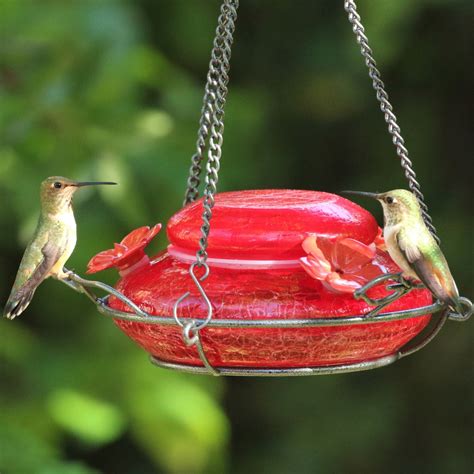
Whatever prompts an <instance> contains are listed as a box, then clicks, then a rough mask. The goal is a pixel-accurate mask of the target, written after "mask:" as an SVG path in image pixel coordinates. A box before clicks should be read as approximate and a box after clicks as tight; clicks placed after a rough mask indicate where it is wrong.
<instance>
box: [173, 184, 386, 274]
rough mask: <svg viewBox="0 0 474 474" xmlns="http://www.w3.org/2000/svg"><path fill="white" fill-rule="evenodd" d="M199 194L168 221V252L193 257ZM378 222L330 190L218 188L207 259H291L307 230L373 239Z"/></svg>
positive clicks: (199, 215) (199, 212)
mask: <svg viewBox="0 0 474 474" xmlns="http://www.w3.org/2000/svg"><path fill="white" fill-rule="evenodd" d="M201 222H202V200H199V201H197V202H194V203H192V204H189V205H188V206H186V207H185V208H183V209H182V210H181V211H179V212H177V213H176V214H175V215H174V216H173V217H172V218H171V219H170V221H169V223H168V227H167V232H168V237H169V240H170V242H171V247H170V249H169V250H170V253H171V254H172V255H174V256H176V257H178V258H179V257H181V258H184V259H186V257H192V258H194V257H195V253H196V251H197V249H198V243H199V239H200V237H201V233H200V227H201ZM377 230H378V226H377V222H376V221H375V219H374V217H373V216H372V215H371V214H370V213H369V212H367V211H366V210H365V209H363V208H361V207H360V206H358V205H357V204H355V203H353V202H351V201H349V200H347V199H344V198H342V197H340V196H336V195H334V194H330V193H325V192H318V191H301V190H286V189H279V190H251V191H236V192H227V193H222V194H218V195H217V196H216V200H215V205H214V208H213V211H212V229H211V232H210V234H209V240H208V244H209V246H208V255H209V258H210V259H211V260H210V261H209V264H210V265H211V266H212V264H213V262H212V259H246V260H277V261H278V260H295V259H299V258H300V257H303V256H304V255H305V252H304V250H303V248H302V246H301V243H302V242H303V240H304V239H305V238H306V237H307V236H308V235H310V234H317V235H320V236H325V237H350V238H353V239H356V240H358V241H360V242H362V243H365V244H369V243H371V242H373V240H374V238H375V236H376V234H377Z"/></svg>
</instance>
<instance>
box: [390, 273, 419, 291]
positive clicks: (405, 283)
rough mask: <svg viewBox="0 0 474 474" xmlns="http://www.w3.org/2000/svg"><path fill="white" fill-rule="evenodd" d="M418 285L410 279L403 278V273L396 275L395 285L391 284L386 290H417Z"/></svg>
mask: <svg viewBox="0 0 474 474" xmlns="http://www.w3.org/2000/svg"><path fill="white" fill-rule="evenodd" d="M419 287H420V285H419V284H418V283H417V281H416V280H413V279H412V278H410V277H405V276H404V275H403V273H399V274H398V275H397V283H393V284H391V285H389V286H388V287H387V288H388V289H389V290H405V291H407V292H408V291H410V290H412V289H414V288H419Z"/></svg>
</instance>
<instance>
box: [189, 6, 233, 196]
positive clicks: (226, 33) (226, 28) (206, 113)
mask: <svg viewBox="0 0 474 474" xmlns="http://www.w3.org/2000/svg"><path fill="white" fill-rule="evenodd" d="M238 6H239V2H238V0H225V1H224V3H223V5H222V7H221V14H220V16H219V18H218V22H217V29H216V37H215V39H214V43H213V49H212V51H211V60H210V63H209V72H208V74H207V80H206V87H205V90H204V98H203V106H202V110H201V117H200V120H199V130H198V138H197V142H196V153H194V155H193V156H192V158H191V167H190V169H189V178H188V181H187V188H186V193H185V198H184V203H183V205H186V204H189V203H190V202H193V201H195V200H196V199H197V197H198V195H199V189H198V188H199V184H200V175H201V163H202V160H203V157H204V154H205V151H206V144H207V140H208V138H209V132H210V131H211V132H212V131H214V134H218V135H220V137H221V138H220V139H219V138H217V139H216V138H214V140H213V141H214V143H216V142H217V146H218V148H219V149H220V147H221V145H222V132H223V122H222V119H223V115H224V110H223V107H224V103H225V100H226V96H227V84H228V82H229V75H228V73H229V69H230V55H231V45H232V42H233V34H234V31H235V21H236V19H237V8H238ZM213 125H214V128H213ZM219 142H220V145H219ZM214 149H215V148H214ZM219 159H220V152H219Z"/></svg>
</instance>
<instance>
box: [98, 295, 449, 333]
mask: <svg viewBox="0 0 474 474" xmlns="http://www.w3.org/2000/svg"><path fill="white" fill-rule="evenodd" d="M107 300H108V298H105V299H103V300H102V301H101V302H100V303H99V304H98V310H99V312H100V313H101V314H103V315H105V316H109V317H111V318H113V319H120V320H124V321H130V322H136V323H142V324H156V325H162V326H177V324H176V321H175V319H174V318H173V316H172V315H170V316H156V315H149V314H147V315H146V316H141V315H138V314H136V313H132V312H127V311H120V310H117V309H113V308H111V307H110V306H109V305H108V304H107ZM443 307H444V306H443V304H441V303H440V302H439V301H436V302H435V303H433V304H431V305H428V306H420V307H417V308H411V309H407V310H400V311H391V312H387V313H380V314H377V315H375V316H367V315H364V314H361V315H353V316H344V317H324V318H301V319H275V318H266V319H241V318H235V319H219V318H213V319H212V320H211V321H209V322H208V324H207V327H208V328H221V329H225V328H227V329H235V328H242V329H243V328H281V329H297V328H311V327H331V326H351V325H362V324H374V323H389V322H393V321H400V320H404V319H411V318H418V317H421V316H428V315H431V314H433V313H436V312H438V311H440V310H441V309H443ZM182 319H183V320H186V321H195V322H196V323H197V324H199V323H201V322H204V321H205V320H204V319H202V318H197V317H196V318H194V317H183V318H182Z"/></svg>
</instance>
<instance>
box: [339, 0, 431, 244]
mask: <svg viewBox="0 0 474 474" xmlns="http://www.w3.org/2000/svg"><path fill="white" fill-rule="evenodd" d="M344 9H345V10H346V12H347V14H348V18H349V22H350V23H351V25H352V31H353V32H354V34H355V36H356V39H357V43H359V46H360V51H361V53H362V56H363V57H364V59H365V64H366V66H367V67H368V69H369V77H370V78H371V79H372V87H373V88H374V90H375V92H376V96H377V100H378V101H379V102H380V109H381V110H382V112H383V113H384V118H385V122H386V123H387V125H388V132H389V133H390V135H391V136H392V142H393V144H394V145H395V149H396V152H397V155H398V157H399V158H400V161H401V165H402V168H403V170H404V174H405V177H406V179H407V180H408V186H409V188H410V190H411V192H412V193H413V194H414V195H415V196H416V198H417V199H418V202H419V204H420V208H421V213H422V215H423V219H424V221H425V224H426V226H427V227H428V229H429V230H430V232H431V234H432V235H433V237H434V238H435V239H436V241H437V242H438V243H439V241H440V240H439V237H438V236H437V235H436V229H435V227H434V226H433V223H432V219H431V217H430V215H429V214H428V206H427V205H426V204H425V201H424V196H423V194H422V192H421V189H420V183H418V181H417V180H416V173H415V171H414V170H413V164H412V162H411V160H410V158H409V157H408V150H407V149H406V147H405V140H404V139H403V137H402V135H401V130H400V126H399V125H398V123H397V117H396V116H395V114H394V113H393V107H392V104H391V103H390V102H389V98H388V94H387V92H386V90H385V85H384V83H383V81H382V79H381V75H380V72H379V70H378V69H377V63H376V62H375V59H374V57H373V53H372V49H371V48H370V46H369V40H368V38H367V36H366V35H365V29H364V27H363V26H362V23H361V18H360V15H359V14H358V13H357V6H356V3H355V1H354V0H345V1H344Z"/></svg>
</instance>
